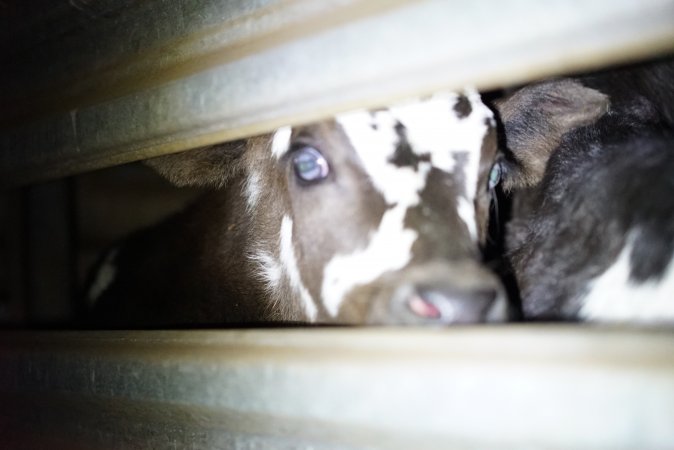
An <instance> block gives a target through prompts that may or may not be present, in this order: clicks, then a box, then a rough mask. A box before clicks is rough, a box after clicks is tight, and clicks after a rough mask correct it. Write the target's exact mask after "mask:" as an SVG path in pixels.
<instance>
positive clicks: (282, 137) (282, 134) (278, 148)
mask: <svg viewBox="0 0 674 450" xmlns="http://www.w3.org/2000/svg"><path fill="white" fill-rule="evenodd" d="M291 134H292V128H290V127H281V128H279V129H278V130H276V132H275V133H274V136H273V137H272V140H271V153H272V155H274V156H275V157H276V159H280V158H281V157H282V156H283V155H284V154H285V153H286V152H287V151H288V148H289V147H290V135H291Z"/></svg>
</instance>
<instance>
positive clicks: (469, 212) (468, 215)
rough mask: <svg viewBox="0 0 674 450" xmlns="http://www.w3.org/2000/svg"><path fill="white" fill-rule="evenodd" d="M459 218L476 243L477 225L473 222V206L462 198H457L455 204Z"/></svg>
mask: <svg viewBox="0 0 674 450" xmlns="http://www.w3.org/2000/svg"><path fill="white" fill-rule="evenodd" d="M457 208H458V213H459V217H460V218H461V220H463V222H464V223H465V224H466V226H467V227H468V232H469V233H470V237H471V238H472V239H473V240H474V241H477V225H476V222H475V206H474V205H473V203H471V202H469V201H468V200H466V199H465V198H464V197H459V199H458V203H457Z"/></svg>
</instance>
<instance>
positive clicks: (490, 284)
mask: <svg viewBox="0 0 674 450" xmlns="http://www.w3.org/2000/svg"><path fill="white" fill-rule="evenodd" d="M496 152H497V144H496V138H495V132H494V120H493V116H492V113H491V111H490V110H489V109H488V108H486V106H485V105H484V104H482V103H481V100H480V97H479V94H477V93H476V92H467V93H466V94H465V95H464V94H460V95H457V94H439V95H436V96H433V97H432V98H430V99H427V100H425V101H421V102H414V103H408V104H403V105H399V106H395V107H391V108H386V109H379V110H375V111H371V112H368V111H356V112H352V113H348V114H343V115H340V116H338V117H337V118H335V119H334V120H328V121H325V122H321V123H316V124H312V125H307V126H298V127H292V128H290V127H283V128H281V129H279V130H277V131H276V132H275V133H273V134H272V135H270V136H260V137H254V138H251V139H248V140H246V141H239V142H232V143H227V144H222V145H216V146H213V147H209V148H203V149H199V150H194V151H189V152H184V153H180V154H175V155H169V156H163V157H160V158H156V159H154V160H151V161H148V164H150V165H151V166H152V167H154V168H155V169H156V170H157V171H159V172H160V173H161V174H163V175H164V176H166V177H167V178H168V179H169V180H171V181H172V182H174V183H175V184H178V185H201V186H204V185H208V186H214V187H216V188H217V189H216V190H215V191H213V192H212V193H210V194H208V195H206V196H205V197H204V198H203V199H201V200H200V201H199V202H198V203H197V204H195V205H194V206H192V207H191V208H189V209H188V210H186V211H185V212H183V213H181V214H179V215H177V216H175V217H173V218H171V219H169V220H168V221H167V222H165V223H162V224H160V225H159V226H157V227H156V228H154V229H152V230H148V231H144V232H141V233H140V234H137V235H136V236H134V237H132V238H131V239H130V240H129V241H128V242H127V243H126V244H125V245H124V246H122V247H121V248H119V249H116V250H113V251H111V252H110V253H109V254H108V256H107V257H106V260H105V261H104V263H103V264H102V266H101V268H100V269H99V271H98V273H97V275H96V277H95V279H94V282H93V283H92V284H91V286H90V288H89V300H90V301H91V302H92V303H94V304H95V307H94V317H95V318H96V319H97V321H98V323H99V324H101V325H106V326H148V325H175V324H181V323H202V324H207V323H208V324H213V323H218V324H227V323H237V324H241V323H258V322H270V321H283V322H320V323H349V324H357V323H401V324H407V323H412V324H414V323H438V324H444V323H464V322H480V321H500V320H504V319H505V318H506V316H507V306H506V299H505V296H504V293H503V290H502V287H501V285H500V283H499V282H498V281H497V279H496V278H495V276H494V275H493V274H492V273H490V272H489V271H488V270H487V269H485V268H484V267H483V266H482V265H481V261H480V259H481V256H480V251H479V243H484V241H485V237H486V236H485V234H486V227H487V216H488V213H489V205H490V197H491V191H492V190H493V187H494V184H495V183H496V182H497V181H498V173H496V172H494V170H495V169H494V168H493V162H494V159H495V158H496Z"/></svg>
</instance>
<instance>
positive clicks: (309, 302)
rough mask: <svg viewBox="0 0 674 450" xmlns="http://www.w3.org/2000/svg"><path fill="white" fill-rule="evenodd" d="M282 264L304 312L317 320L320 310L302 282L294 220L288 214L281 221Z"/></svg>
mask: <svg viewBox="0 0 674 450" xmlns="http://www.w3.org/2000/svg"><path fill="white" fill-rule="evenodd" d="M280 258H281V266H282V267H283V269H284V271H285V273H286V276H287V277H288V282H289V284H290V287H291V288H292V290H293V292H296V293H297V294H298V295H299V297H300V299H301V300H302V306H303V307H304V312H305V313H306V315H307V317H308V318H309V321H310V322H314V321H316V316H317V314H318V311H317V309H316V304H315V303H314V299H313V298H311V294H310V293H309V291H308V290H307V288H306V287H305V286H304V284H303V283H302V277H301V275H300V271H299V269H298V268H297V259H295V248H294V245H293V220H292V219H291V218H290V217H288V216H283V220H282V222H281V254H280Z"/></svg>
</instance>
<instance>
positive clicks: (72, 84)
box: [0, 0, 674, 185]
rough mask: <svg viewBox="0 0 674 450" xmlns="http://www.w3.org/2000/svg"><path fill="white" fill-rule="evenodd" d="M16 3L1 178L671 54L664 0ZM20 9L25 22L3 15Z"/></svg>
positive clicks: (670, 0)
mask: <svg viewBox="0 0 674 450" xmlns="http://www.w3.org/2000/svg"><path fill="white" fill-rule="evenodd" d="M13 3H14V2H10V3H9V4H10V5H12V4H13ZM17 4H21V3H20V2H19V3H17ZM53 5H57V6H58V7H57V6H53ZM38 10H39V9H38ZM22 11H23V9H21V8H19V12H18V13H16V14H15V15H11V14H10V15H6V14H5V16H6V17H5V20H4V23H5V24H9V25H10V26H8V27H6V29H7V30H9V31H7V32H5V33H3V36H4V37H5V40H4V42H8V43H9V44H5V45H3V46H2V60H1V61H0V64H2V67H3V70H2V71H1V73H0V77H1V78H0V85H2V87H3V90H2V94H1V95H2V97H1V98H0V184H3V185H16V184H21V183H28V182H31V181H35V180H41V179H46V178H50V177H55V176H61V175H66V174H72V173H76V172H79V171H84V170H89V169H93V168H98V167H103V166H110V165H115V164H119V163H123V162H128V161H132V160H136V159H142V158H146V157H150V156H155V155H158V154H163V153H168V152H174V151H180V150H184V149H188V148H192V147H197V146H202V145H207V144H212V143H215V142H219V141H222V140H228V139H233V138H238V137H243V136H248V135H253V134H258V133H262V132H266V131H269V130H271V129H273V128H274V127H277V126H280V125H285V124H293V123H300V122H306V121H311V120H316V119H320V118H324V117H328V116H331V115H333V114H335V113H337V112H340V111H343V110H346V109H350V108H354V107H361V106H376V105H381V104H384V103H387V102H390V101H392V100H396V99H399V98H402V97H407V96H411V95H421V94H426V93H429V92H431V91H434V90H437V89H441V88H459V87H462V86H464V85H468V84H470V85H475V86H478V87H482V88H490V87H495V86H501V85H504V84H509V83H515V82H524V81H527V80H531V79H532V78H535V77H539V76H543V75H550V74H555V73H560V72H568V71H572V70H577V69H587V68H594V67H599V66H603V65H606V64H608V63H612V62H620V61H627V60H630V59H633V58H635V57H639V58H643V57H648V56H651V55H657V54H662V53H664V52H670V51H673V50H674V0H595V1H592V2H588V1H585V0H550V1H546V2H538V1H535V0H511V1H504V2H493V1H490V0H475V1H471V2H465V1H459V0H451V1H446V0H435V1H434V0H426V1H423V0H417V1H415V0H394V1H389V0H333V1H328V2H315V1H312V0H255V1H248V0H246V1H244V0H230V1H227V2H223V1H220V0H189V1H180V2H178V1H173V0H151V1H143V2H140V1H139V2H132V1H124V2H117V3H116V2H114V1H112V0H101V1H100V2H95V3H94V2H68V3H66V2H65V1H63V2H52V6H51V7H47V8H46V9H45V12H44V13H37V14H36V13H35V11H36V10H35V9H33V10H30V9H29V8H26V11H27V12H26V13H25V14H24V13H22ZM31 11H33V14H34V15H35V14H36V15H37V17H36V18H33V17H32V16H31V15H30V14H31ZM0 14H2V10H0ZM27 17H30V18H31V21H30V22H29V23H30V24H31V26H23V27H21V26H16V25H12V24H15V23H22V22H21V19H24V20H26V18H27ZM0 23H2V21H1V20H0ZM50 36H51V38H50Z"/></svg>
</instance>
